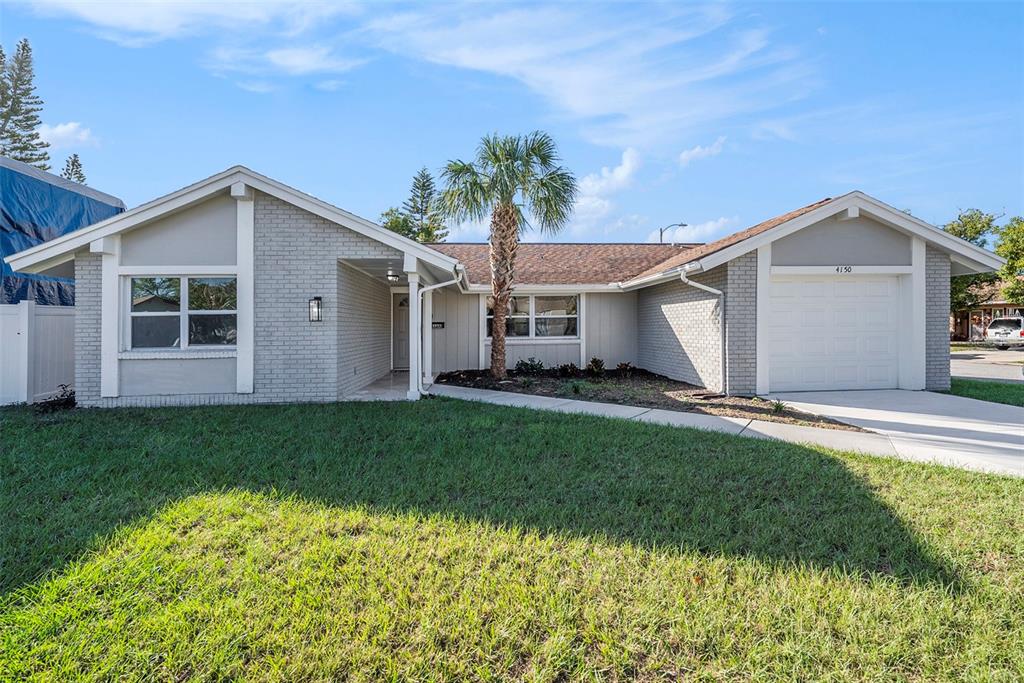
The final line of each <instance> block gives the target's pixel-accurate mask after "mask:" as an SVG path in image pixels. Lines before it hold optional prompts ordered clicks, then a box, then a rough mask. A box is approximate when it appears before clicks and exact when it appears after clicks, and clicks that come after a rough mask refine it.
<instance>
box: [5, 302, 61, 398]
mask: <svg viewBox="0 0 1024 683" xmlns="http://www.w3.org/2000/svg"><path fill="white" fill-rule="evenodd" d="M74 342H75V308H74V306H40V305H38V304H36V303H35V302H34V301H22V302H21V303H19V304H14V305H0V405H3V404H6V403H31V402H33V401H41V400H43V399H46V398H49V397H50V396H52V395H54V394H55V393H57V391H58V390H59V387H60V385H61V384H67V385H68V386H72V385H73V384H74V382H75V347H74Z"/></svg>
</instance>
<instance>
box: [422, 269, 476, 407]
mask: <svg viewBox="0 0 1024 683" xmlns="http://www.w3.org/2000/svg"><path fill="white" fill-rule="evenodd" d="M464 270H465V266H463V265H462V264H461V263H460V264H458V265H456V266H455V271H454V272H453V273H452V274H453V275H454V276H455V279H454V280H448V281H447V282H439V283H437V284H436V285H430V286H429V287H421V288H420V290H419V294H418V296H419V297H420V315H423V295H424V294H426V293H427V292H432V291H434V290H435V289H440V288H442V287H447V286H448V285H457V284H459V283H460V282H462V274H463V271H464ZM431 322H433V321H431ZM420 327H421V329H420V330H418V331H417V332H416V334H422V325H421V326H420ZM418 353H419V354H420V362H419V364H418V365H419V371H418V372H417V375H418V376H417V377H416V388H417V389H418V390H419V392H420V395H421V396H426V395H427V390H426V389H424V387H423V341H422V340H420V344H419V351H418Z"/></svg>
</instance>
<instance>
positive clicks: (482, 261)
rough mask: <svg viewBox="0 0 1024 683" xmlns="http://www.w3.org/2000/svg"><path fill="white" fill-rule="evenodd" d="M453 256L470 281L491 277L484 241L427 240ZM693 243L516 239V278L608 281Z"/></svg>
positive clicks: (633, 273) (585, 282) (478, 282)
mask: <svg viewBox="0 0 1024 683" xmlns="http://www.w3.org/2000/svg"><path fill="white" fill-rule="evenodd" d="M429 246H430V247H431V248H432V249H436V250H437V251H440V252H441V253H443V254H447V255H449V256H451V257H452V258H456V259H458V260H459V261H460V262H461V263H462V264H463V265H464V266H465V267H466V276H467V278H468V280H469V284H470V285H477V286H481V285H488V283H490V281H491V267H490V261H489V254H490V247H489V245H487V244H482V243H466V242H461V243H460V242H438V243H434V244H430V245H429ZM695 246H697V245H696V244H679V245H673V244H608V243H603V244H596V243H595V244H572V243H554V244H552V243H529V242H528V243H522V244H520V245H519V250H518V252H517V254H516V284H517V285H518V286H523V285H608V284H610V283H614V282H621V281H623V280H628V279H630V278H632V277H635V276H636V275H638V274H640V273H642V272H644V271H646V270H647V269H649V268H651V267H652V266H654V265H655V264H658V263H663V262H665V261H666V260H669V259H672V258H675V257H676V256H678V255H679V254H683V253H686V252H688V251H690V250H691V249H693V247H695Z"/></svg>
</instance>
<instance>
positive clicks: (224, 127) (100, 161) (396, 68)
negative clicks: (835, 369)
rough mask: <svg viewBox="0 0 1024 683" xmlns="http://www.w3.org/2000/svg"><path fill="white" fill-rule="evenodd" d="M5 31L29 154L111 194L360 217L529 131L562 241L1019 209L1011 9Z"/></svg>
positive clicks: (478, 12)
mask: <svg viewBox="0 0 1024 683" xmlns="http://www.w3.org/2000/svg"><path fill="white" fill-rule="evenodd" d="M21 37H28V38H29V39H30V41H31V43H32V45H33V48H34V50H35V56H36V71H37V85H38V92H39V94H40V95H41V96H42V97H43V98H44V100H45V102H46V107H45V110H44V117H43V120H44V123H45V124H46V131H45V132H46V135H47V137H48V138H49V139H50V140H51V142H52V143H53V149H52V151H51V155H52V157H53V163H54V166H55V167H57V168H59V166H60V165H61V164H62V163H63V160H64V158H65V157H66V156H67V154H69V153H71V152H78V153H79V154H80V155H81V157H82V160H83V163H84V166H85V170H86V173H87V174H88V177H89V183H90V185H92V186H93V187H96V188H97V189H100V190H103V191H105V192H109V193H111V194H115V195H118V196H120V197H122V198H123V199H124V200H125V202H126V203H127V204H128V205H129V206H133V205H136V204H139V203H142V202H144V201H147V200H149V199H152V198H154V197H156V196H159V195H161V194H165V193H167V192H170V191H173V190H175V189H178V188H180V187H182V186H184V185H187V184H189V183H191V182H194V181H196V180H199V179H201V178H204V177H206V176H209V175H211V174H213V173H216V172H218V171H220V170H223V169H224V168H227V167H229V166H231V165H233V164H236V163H241V164H245V165H247V166H250V167H251V168H253V169H255V170H257V171H260V172H262V173H265V174H267V175H270V176H271V177H274V178H276V179H278V180H280V181H282V182H285V183H288V184H290V185H293V186H294V187H297V188H299V189H301V190H303V191H306V192H309V193H310V194H313V195H316V196H318V197H321V198H323V199H325V200H327V201H330V202H332V203H334V204H337V205H339V206H341V207H343V208H345V209H348V210H350V211H353V212H355V213H357V214H360V215H362V216H365V217H367V218H371V219H376V218H377V217H378V216H379V214H380V213H381V212H382V211H383V210H385V209H386V208H388V207H389V206H392V205H397V204H399V203H401V201H402V200H403V199H404V198H405V196H406V193H407V191H408V185H409V181H410V179H411V177H412V175H413V173H414V172H415V171H416V170H417V169H418V168H419V167H421V166H427V167H428V168H430V169H431V170H434V171H435V172H436V171H437V169H439V168H440V167H441V166H442V165H443V164H444V163H445V161H447V160H448V159H452V158H460V157H461V158H466V157H469V156H471V155H472V153H473V150H474V147H475V145H476V142H477V140H478V139H479V138H480V136H481V135H482V134H485V133H488V132H493V131H497V132H501V133H520V132H528V131H531V130H534V129H542V130H546V131H548V132H550V133H551V134H552V135H553V136H554V137H555V139H556V141H557V142H558V144H559V148H560V151H561V153H562V156H563V158H564V163H565V164H566V165H567V166H568V167H569V168H570V169H571V170H572V171H573V172H574V173H576V175H577V177H578V178H579V179H580V181H581V183H580V184H581V195H580V200H579V203H578V205H577V210H576V213H575V216H574V218H573V221H572V224H571V225H570V226H569V227H568V228H567V229H566V230H565V231H564V232H563V233H561V235H560V236H559V239H562V240H566V241H646V240H649V239H651V235H652V234H655V235H656V233H657V228H658V227H661V226H664V225H666V224H669V223H675V222H686V223H689V224H690V226H691V227H689V228H685V229H682V230H677V231H675V234H674V237H676V238H677V239H680V240H696V241H706V240H710V239H713V238H715V237H718V236H721V235H723V234H727V233H729V232H733V231H735V230H737V229H741V228H743V227H746V226H748V225H751V224H753V223H756V222H758V221H760V220H762V219H765V218H768V217H770V216H773V215H776V214H778V213H782V212H785V211H788V210H790V209H793V208H796V207H798V206H801V205H804V204H807V203H810V202H812V201H816V200H818V199H820V198H822V197H825V196H836V195H837V194H842V193H844V192H847V191H849V190H852V189H860V190H864V191H866V192H868V193H869V194H872V195H875V196H877V197H878V198H880V199H882V200H883V201H886V202H888V203H890V204H893V205H895V206H897V207H898V208H901V209H909V210H911V211H912V212H913V213H914V215H916V216H919V217H921V218H923V219H925V220H928V221H931V222H933V223H938V224H941V223H944V222H946V221H947V220H949V219H950V218H951V217H952V216H954V215H955V213H956V211H957V209H958V208H968V207H979V208H982V209H985V210H988V211H994V212H1006V213H1007V214H1008V215H1014V214H1021V213H1024V114H1022V112H1024V106H1022V105H1024V3H1002V4H983V3H975V2H971V3H950V4H938V3H927V4H911V3H897V4H883V3H856V4H842V3H812V4H804V3H780V4H743V5H733V4H713V5H691V4H686V5H682V4H640V3H629V4H609V5H597V4H591V3H586V4H585V3H571V4H570V3H566V4H508V3H502V4H499V3H488V4H435V5H426V4H416V5H404V4H397V3H372V4H369V3H368V4H361V3H345V4H341V3H335V4H324V3H310V2H289V1H273V0H271V1H267V2H262V3H242V2H225V3H199V2H184V3H183V2H145V3H143V2H136V3H117V2H104V3H80V2H69V1H66V0H45V1H38V2H18V3H3V4H0V41H2V42H3V44H4V46H5V49H7V50H8V51H10V50H11V49H12V48H13V45H14V43H15V42H16V41H17V40H18V39H19V38H21ZM484 229H485V228H484V226H481V225H466V226H460V227H459V228H458V230H456V233H455V235H454V236H453V238H455V239H461V240H471V241H476V240H480V239H482V238H483V237H484V234H485V232H484ZM531 239H536V237H533V238H531Z"/></svg>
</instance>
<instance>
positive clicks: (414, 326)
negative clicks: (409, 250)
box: [406, 259, 420, 401]
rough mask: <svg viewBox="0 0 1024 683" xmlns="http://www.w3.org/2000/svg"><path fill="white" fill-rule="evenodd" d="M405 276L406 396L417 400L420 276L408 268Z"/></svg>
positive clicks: (418, 388)
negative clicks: (407, 304)
mask: <svg viewBox="0 0 1024 683" xmlns="http://www.w3.org/2000/svg"><path fill="white" fill-rule="evenodd" d="M413 260H414V261H415V259H413ZM413 267H414V268H415V264H414V265H413ZM406 276H407V277H408V278H409V391H408V393H407V394H406V398H408V399H409V400H410V401H417V400H419V398H420V387H419V379H420V276H419V273H416V272H409V269H408V268H406Z"/></svg>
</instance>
